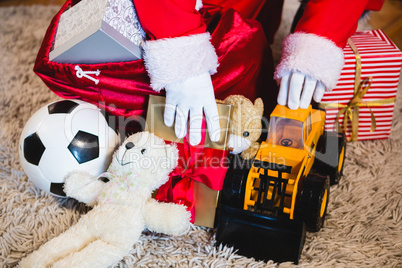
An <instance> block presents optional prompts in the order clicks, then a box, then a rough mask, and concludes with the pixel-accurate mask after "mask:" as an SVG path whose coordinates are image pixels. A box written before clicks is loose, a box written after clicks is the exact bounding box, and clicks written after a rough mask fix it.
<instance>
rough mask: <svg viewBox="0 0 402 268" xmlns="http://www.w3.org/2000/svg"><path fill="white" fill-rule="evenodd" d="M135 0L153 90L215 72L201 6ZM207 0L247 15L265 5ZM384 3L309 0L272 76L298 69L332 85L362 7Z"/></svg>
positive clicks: (164, 0) (191, 2)
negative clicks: (144, 36)
mask: <svg viewBox="0 0 402 268" xmlns="http://www.w3.org/2000/svg"><path fill="white" fill-rule="evenodd" d="M133 1H134V5H135V7H136V10H137V13H138V16H139V19H140V22H141V24H142V26H143V28H144V30H145V32H146V33H147V34H148V35H149V36H150V38H151V40H150V41H148V42H146V43H147V45H146V46H145V55H146V56H145V61H146V66H147V70H148V72H149V74H150V77H151V82H152V87H153V88H154V90H160V89H161V88H163V86H164V85H166V83H170V82H172V81H176V80H180V79H183V78H185V77H187V76H189V75H192V74H195V73H197V72H201V71H205V70H208V71H209V72H210V73H211V74H213V73H215V72H216V68H217V66H218V64H217V62H216V56H215V55H214V54H215V52H214V50H213V47H211V46H210V45H209V44H208V43H209V42H208V40H209V34H208V33H205V30H206V26H205V24H203V23H201V19H200V14H199V13H198V12H197V10H196V8H194V7H195V6H198V7H199V6H200V3H199V2H197V1H196V0H186V1H184V0H133ZM268 1H269V0H268ZM206 2H208V3H209V4H213V3H215V2H216V3H217V4H219V5H222V6H223V7H224V8H225V7H226V8H228V7H230V5H231V4H234V7H235V8H238V9H240V10H238V11H239V12H240V13H241V14H244V15H246V16H250V17H256V16H257V14H258V12H259V11H260V10H262V9H263V7H262V3H264V1H254V0H247V1H233V0H206ZM383 2H384V0H358V1H348V0H311V1H309V3H308V4H307V6H306V8H305V11H304V14H303V17H302V18H301V20H300V21H299V23H298V25H297V27H296V30H295V33H293V34H291V35H289V36H288V37H287V38H286V39H285V40H284V43H283V54H282V59H281V62H280V64H279V65H278V66H277V69H276V72H275V78H281V77H282V75H283V74H284V73H287V72H289V71H298V72H301V73H303V74H305V75H308V76H310V77H312V78H313V79H316V80H317V81H320V82H321V83H323V84H324V85H325V87H326V89H328V90H330V89H332V88H333V87H335V86H336V83H337V80H338V78H339V75H340V71H341V69H342V67H343V64H344V62H343V51H342V49H343V47H344V46H345V44H346V41H347V39H348V38H349V37H350V36H351V35H352V34H353V32H354V31H355V30H356V27H357V22H358V19H359V18H360V16H361V15H362V14H363V11H365V10H379V9H380V8H381V6H382V4H383ZM244 3H248V5H246V4H244ZM167 11H168V12H167ZM261 15H263V14H260V17H261ZM156 18H157V19H156ZM168 52H170V53H169V54H168V55H166V53H168ZM165 64H166V65H165ZM178 66H180V67H178Z"/></svg>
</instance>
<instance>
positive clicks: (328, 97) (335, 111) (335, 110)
mask: <svg viewBox="0 0 402 268" xmlns="http://www.w3.org/2000/svg"><path fill="white" fill-rule="evenodd" d="M351 39H352V41H353V43H354V45H355V46H356V47H357V49H358V54H360V58H361V79H360V81H363V80H365V79H366V82H367V83H365V84H366V85H365V86H369V88H368V91H367V93H365V94H364V96H363V98H362V100H361V102H360V105H358V106H359V107H358V116H355V117H354V118H352V122H351V121H350V118H349V117H348V116H347V117H346V118H348V120H347V124H346V125H345V128H343V122H344V121H343V120H344V118H345V111H346V109H347V108H345V106H348V105H349V107H350V106H351V104H350V103H351V100H352V99H353V98H354V96H355V77H358V75H357V76H356V55H358V54H357V53H356V54H355V52H354V51H353V49H352V48H351V46H350V45H349V44H348V45H346V47H345V48H344V54H345V66H344V68H343V69H342V72H341V77H340V79H339V80H338V84H337V86H336V87H335V88H334V89H333V90H332V91H331V92H326V93H325V94H324V97H323V98H322V101H321V105H322V107H325V109H326V121H325V129H326V130H333V129H336V125H337V124H336V119H337V117H338V120H339V123H340V125H341V126H342V129H344V131H345V130H346V135H347V137H348V140H351V139H353V140H372V139H386V138H388V137H389V135H390V133H391V125H392V114H393V111H394V102H395V98H396V92H397V89H398V81H399V74H400V70H401V64H402V52H401V51H400V50H399V49H398V48H397V47H396V46H395V44H394V43H393V42H392V41H391V40H390V39H389V38H388V37H387V36H386V35H385V34H384V32H383V31H382V30H373V31H361V32H356V33H354V34H353V36H352V37H351ZM352 47H353V45H352ZM357 72H358V71H357ZM369 79H371V85H369V83H368V80H369ZM331 104H332V105H331ZM342 107H343V108H342ZM353 109H355V108H354V107H352V108H351V110H353ZM340 111H341V112H340ZM355 112H357V111H355ZM356 117H357V118H356ZM373 117H374V118H373ZM353 124H357V126H358V129H357V131H355V133H353V131H352V128H353V127H352V126H353ZM373 128H375V129H374V130H373Z"/></svg>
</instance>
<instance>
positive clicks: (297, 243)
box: [216, 204, 306, 264]
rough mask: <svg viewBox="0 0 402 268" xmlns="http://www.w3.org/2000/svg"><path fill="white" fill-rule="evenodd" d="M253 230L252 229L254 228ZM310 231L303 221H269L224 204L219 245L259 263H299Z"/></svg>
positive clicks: (217, 233) (218, 230) (218, 231)
mask: <svg viewBox="0 0 402 268" xmlns="http://www.w3.org/2000/svg"><path fill="white" fill-rule="evenodd" d="M251 226H252V228H250V227H251ZM305 234H306V228H305V224H304V223H303V222H302V221H296V220H289V219H284V218H278V217H269V216H266V215H261V214H256V213H253V212H250V211H245V210H242V209H237V208H232V207H230V206H226V205H223V204H221V206H220V213H219V224H218V228H217V232H216V240H217V244H218V245H220V244H223V245H226V246H233V245H235V248H236V249H238V251H237V253H238V254H241V255H244V256H246V257H252V258H254V259H256V260H261V261H269V260H274V261H276V262H284V261H292V262H294V263H295V264H297V263H298V262H299V259H300V254H301V252H302V248H303V245H304V241H305Z"/></svg>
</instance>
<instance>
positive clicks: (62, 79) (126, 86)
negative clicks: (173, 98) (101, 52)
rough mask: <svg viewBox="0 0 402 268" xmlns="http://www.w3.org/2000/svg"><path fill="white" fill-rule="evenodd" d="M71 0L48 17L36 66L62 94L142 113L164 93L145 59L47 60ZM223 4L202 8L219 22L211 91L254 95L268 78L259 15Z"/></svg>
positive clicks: (207, 16)
mask: <svg viewBox="0 0 402 268" xmlns="http://www.w3.org/2000/svg"><path fill="white" fill-rule="evenodd" d="M70 4H71V1H70V0H68V1H67V2H66V3H65V4H64V5H63V7H62V8H61V10H60V11H59V12H58V13H57V14H56V16H55V17H54V18H53V20H52V22H51V23H50V26H49V28H48V30H47V32H46V35H45V37H44V40H43V43H42V45H41V48H40V50H39V53H38V56H37V58H36V62H35V66H34V72H35V73H36V74H37V75H39V77H40V78H41V79H42V80H43V81H44V83H45V84H46V85H47V86H48V87H49V88H50V89H51V90H52V91H53V92H55V93H56V94H57V95H58V96H60V97H63V98H78V99H82V100H84V101H87V102H90V103H94V104H95V105H97V106H99V107H100V108H102V109H104V110H106V112H108V113H111V114H114V115H118V116H124V117H128V116H145V111H146V106H147V103H148V95H150V94H164V93H157V92H155V91H153V90H152V89H151V88H150V86H149V77H148V74H147V72H146V70H145V67H144V62H143V60H141V59H140V60H136V61H129V62H110V63H102V64H67V63H56V62H52V61H49V52H50V51H51V49H52V44H53V40H54V38H55V35H56V29H57V24H58V22H59V18H60V15H61V14H62V13H63V12H64V11H65V10H66V9H67V8H68V7H69V5H70ZM221 10H222V9H220V8H219V7H212V6H209V7H206V8H204V9H203V10H202V12H201V13H202V16H203V19H204V20H205V22H206V23H209V25H210V27H211V25H212V24H216V22H218V23H217V26H216V27H215V28H214V29H213V31H212V34H211V35H212V39H211V42H212V44H213V45H214V47H215V49H216V52H217V55H218V58H219V65H220V66H219V67H218V73H217V74H215V75H214V76H213V77H212V79H213V85H214V88H215V96H216V98H217V99H224V98H225V97H226V96H228V95H232V94H242V95H244V96H246V97H247V98H249V99H255V98H256V97H257V95H258V94H257V88H263V87H264V86H261V85H263V84H264V82H261V79H265V80H272V78H271V77H265V78H264V76H263V75H262V76H259V73H260V69H261V66H262V61H263V59H264V58H266V57H263V54H264V52H265V53H266V49H267V47H268V46H267V41H266V38H265V36H264V32H263V30H262V28H261V26H260V24H259V23H258V22H257V21H255V20H243V19H242V18H241V17H240V16H239V14H238V13H236V12H235V11H234V10H227V11H225V12H224V13H223V14H221V12H222V11H221ZM88 71H89V72H97V74H94V73H92V74H89V73H87V72H88ZM83 74H85V75H83ZM88 76H89V77H90V78H88ZM257 85H259V86H257ZM263 89H264V91H265V92H266V91H267V89H266V88H263Z"/></svg>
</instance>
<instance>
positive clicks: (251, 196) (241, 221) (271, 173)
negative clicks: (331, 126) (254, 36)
mask: <svg viewBox="0 0 402 268" xmlns="http://www.w3.org/2000/svg"><path fill="white" fill-rule="evenodd" d="M324 120H325V112H324V111H321V110H318V109H313V108H312V107H311V106H310V107H309V108H308V109H298V110H290V109H288V108H287V107H285V106H280V105H278V106H277V107H276V108H275V109H274V111H273V112H272V113H271V117H270V124H269V130H268V137H267V140H266V141H264V142H262V143H261V145H260V148H259V150H258V152H257V155H256V157H255V159H254V160H252V161H251V163H250V164H251V167H250V165H248V167H247V165H246V167H245V166H242V165H240V166H236V165H231V166H230V168H229V171H228V173H227V176H226V178H225V182H224V188H223V190H222V194H221V200H220V205H219V210H218V228H217V233H216V239H217V245H219V244H225V245H229V246H234V247H235V249H237V250H238V253H239V254H242V255H245V256H248V257H253V258H255V259H257V260H270V259H272V260H275V261H293V262H295V263H297V262H298V260H299V258H300V254H301V250H302V248H303V244H304V237H305V231H306V229H307V230H309V231H318V230H320V228H321V227H322V226H323V222H324V219H325V215H326V210H327V204H328V199H329V186H330V183H331V180H333V181H334V182H336V181H337V180H339V176H340V174H341V173H342V166H343V157H344V152H345V150H344V149H345V138H344V136H343V135H340V134H338V133H332V132H326V131H324V122H325V121H324ZM317 156H318V157H317ZM316 160H317V161H316ZM235 164H236V163H235ZM317 171H318V172H317ZM335 179H337V180H335Z"/></svg>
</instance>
